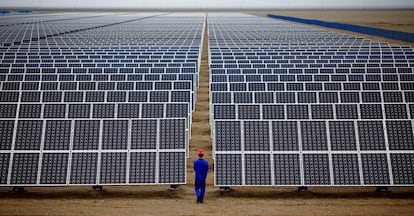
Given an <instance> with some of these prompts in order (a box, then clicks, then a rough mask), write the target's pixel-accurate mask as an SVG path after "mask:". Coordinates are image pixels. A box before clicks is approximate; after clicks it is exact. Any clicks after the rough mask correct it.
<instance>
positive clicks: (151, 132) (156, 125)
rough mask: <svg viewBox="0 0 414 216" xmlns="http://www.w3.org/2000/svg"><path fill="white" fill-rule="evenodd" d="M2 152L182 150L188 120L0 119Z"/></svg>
mask: <svg viewBox="0 0 414 216" xmlns="http://www.w3.org/2000/svg"><path fill="white" fill-rule="evenodd" d="M0 125H1V129H2V133H1V138H2V140H3V142H2V143H1V145H0V149H1V151H2V152H6V151H12V152H8V153H13V152H14V153H16V152H19V151H43V150H51V151H52V150H53V151H69V150H79V151H83V150H133V149H135V150H138V149H141V150H159V149H177V150H183V151H185V150H186V149H187V145H188V136H189V133H188V129H187V128H188V121H187V120H186V119H184V118H157V119H137V118H129V119H116V120H90V119H89V120H86V119H83V120H79V119H77V120H65V119H50V120H41V119H37V120H28V119H26V120H23V119H19V120H18V121H15V120H1V121H0Z"/></svg>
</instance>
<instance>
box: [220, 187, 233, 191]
mask: <svg viewBox="0 0 414 216" xmlns="http://www.w3.org/2000/svg"><path fill="white" fill-rule="evenodd" d="M230 191H231V188H230V187H220V192H230Z"/></svg>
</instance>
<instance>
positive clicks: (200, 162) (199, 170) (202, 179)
mask: <svg viewBox="0 0 414 216" xmlns="http://www.w3.org/2000/svg"><path fill="white" fill-rule="evenodd" d="M203 156H204V150H202V149H200V150H198V157H199V158H198V159H197V160H195V161H194V171H195V183H194V188H195V193H196V196H197V203H203V202H204V193H205V192H206V178H207V172H208V162H207V160H204V159H203Z"/></svg>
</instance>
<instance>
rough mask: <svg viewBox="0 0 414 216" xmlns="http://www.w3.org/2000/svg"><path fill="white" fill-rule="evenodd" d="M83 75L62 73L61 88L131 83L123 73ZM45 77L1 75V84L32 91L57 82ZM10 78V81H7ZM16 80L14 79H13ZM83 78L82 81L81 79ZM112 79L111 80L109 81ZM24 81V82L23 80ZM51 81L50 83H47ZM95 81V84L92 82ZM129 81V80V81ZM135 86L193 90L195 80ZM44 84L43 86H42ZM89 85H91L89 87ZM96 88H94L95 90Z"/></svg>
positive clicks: (118, 86)
mask: <svg viewBox="0 0 414 216" xmlns="http://www.w3.org/2000/svg"><path fill="white" fill-rule="evenodd" d="M81 76H83V75H76V78H75V76H73V75H60V76H59V78H58V80H59V81H60V83H59V85H58V86H59V87H58V88H57V89H59V90H90V88H91V87H90V85H92V86H95V85H98V90H102V91H105V90H115V89H117V90H122V89H125V88H126V87H121V86H123V85H131V84H125V83H127V82H124V81H119V80H124V79H125V77H124V76H123V75H121V76H118V75H111V76H109V75H107V74H104V75H96V74H95V75H93V78H92V80H93V81H95V82H89V81H84V80H85V79H86V80H89V79H91V77H89V76H88V75H86V76H87V77H86V78H84V77H81ZM140 78H142V75H138V74H134V75H128V76H127V77H126V79H127V80H129V81H132V80H139V79H140ZM42 79H43V78H40V76H39V75H37V74H36V75H33V74H31V75H30V74H26V75H25V78H24V79H23V80H20V79H18V80H16V79H14V78H11V77H7V78H6V77H4V76H2V75H0V85H1V88H2V90H21V91H30V90H39V89H40V90H46V87H45V85H50V83H55V82H54V81H51V82H48V81H42V82H39V81H40V80H42ZM5 80H8V81H5ZM11 80H14V81H11ZM79 80H82V81H79ZM109 80H110V81H109ZM22 81H24V82H22ZM46 83H49V84H46ZM91 83H95V84H91ZM128 83H129V82H128ZM132 83H133V84H132V85H133V87H132V90H193V88H194V86H193V82H192V81H180V80H172V81H142V82H138V81H135V82H132ZM42 85H43V87H42ZM87 86H89V87H87ZM94 89H95V88H92V90H94Z"/></svg>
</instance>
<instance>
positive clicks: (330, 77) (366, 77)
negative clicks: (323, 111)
mask: <svg viewBox="0 0 414 216" xmlns="http://www.w3.org/2000/svg"><path fill="white" fill-rule="evenodd" d="M406 69H408V70H400V71H402V73H400V74H396V73H392V72H390V73H382V74H383V75H381V74H378V73H369V74H365V73H363V71H361V73H360V74H356V73H353V74H346V73H345V74H344V73H334V72H333V70H327V72H321V73H318V70H317V69H316V70H312V71H309V72H308V74H305V75H301V74H303V73H302V72H301V70H300V69H299V70H292V69H290V71H291V73H290V74H287V71H286V70H281V71H280V73H279V70H274V72H276V73H273V74H272V75H266V74H211V82H212V83H215V82H233V83H234V82H235V83H238V82H261V81H264V82H266V81H267V82H269V81H270V82H272V81H273V82H274V81H280V82H282V83H283V82H295V81H298V82H311V81H312V74H314V75H313V77H315V78H316V80H315V81H316V82H364V81H366V82H381V81H384V82H392V81H394V82H395V81H401V83H403V82H412V81H413V78H414V74H410V73H411V68H406ZM383 70H385V69H383ZM292 71H294V72H293V73H292ZM321 71H324V70H323V69H321ZM390 71H395V68H393V70H390ZM306 75H307V76H306Z"/></svg>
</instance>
